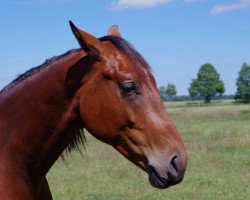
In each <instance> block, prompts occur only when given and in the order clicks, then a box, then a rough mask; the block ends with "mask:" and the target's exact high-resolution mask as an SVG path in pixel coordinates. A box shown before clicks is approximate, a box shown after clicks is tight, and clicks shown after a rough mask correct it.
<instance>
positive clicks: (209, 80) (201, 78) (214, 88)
mask: <svg viewBox="0 0 250 200" xmlns="http://www.w3.org/2000/svg"><path fill="white" fill-rule="evenodd" d="M188 90H189V95H190V96H191V97H200V98H203V99H204V101H205V103H209V102H210V101H211V98H212V97H213V96H214V95H216V94H220V95H222V94H223V93H224V92H225V86H224V83H223V82H222V80H220V75H219V74H218V72H217V71H216V69H215V68H214V66H213V65H212V64H209V63H206V64H204V65H202V66H201V67H200V69H199V71H198V74H197V79H193V80H192V82H191V84H190V87H189V88H188Z"/></svg>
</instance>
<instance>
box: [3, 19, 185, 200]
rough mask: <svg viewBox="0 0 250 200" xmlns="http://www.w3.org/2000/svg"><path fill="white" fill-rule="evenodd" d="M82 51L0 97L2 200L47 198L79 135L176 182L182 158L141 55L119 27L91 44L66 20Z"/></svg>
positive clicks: (162, 184) (157, 181)
mask: <svg viewBox="0 0 250 200" xmlns="http://www.w3.org/2000/svg"><path fill="white" fill-rule="evenodd" d="M70 25H71V28H72V31H73V33H74V35H75V37H76V38H77V40H78V42H79V44H80V46H81V49H78V50H72V51H69V52H67V53H66V54H64V55H62V56H59V57H56V58H53V59H51V60H48V61H47V62H46V63H45V64H43V65H42V66H39V67H37V68H34V69H31V70H29V71H28V72H27V73H25V74H24V75H21V76H20V77H18V78H17V79H16V80H15V81H13V82H12V83H11V84H10V85H9V86H7V87H6V88H5V89H4V90H3V91H2V92H1V93H0V109H1V112H0V138H1V140H0V199H5V200H9V199H12V200H13V199H18V200H26V199H29V200H32V199H36V200H41V199H52V197H51V194H50V190H49V187H48V184H47V181H46V178H45V175H46V173H47V172H48V170H49V169H50V167H51V166H52V165H53V163H54V162H55V161H56V160H57V159H58V157H59V156H60V155H61V154H62V152H63V150H64V149H65V148H66V147H67V146H68V147H69V148H71V147H74V146H76V144H77V142H78V141H81V142H83V138H82V136H81V135H80V132H79V130H80V129H82V128H86V129H88V131H89V132H90V133H91V134H92V135H93V136H95V137H96V138H97V139H99V140H101V141H103V142H105V143H108V144H110V145H112V146H113V147H114V148H115V149H116V150H118V151H119V152H120V153H121V154H122V155H124V156H125V157H126V158H127V159H129V160H130V161H131V162H133V163H134V164H136V165H137V166H139V167H140V168H142V169H143V170H145V171H146V172H147V173H148V175H149V181H150V183H151V184H152V185H153V186H154V187H158V188H167V187H169V186H171V185H174V184H177V183H179V182H181V180H182V179H183V176H184V172H185V168H186V164H187V155H186V151H185V147H184V145H183V142H182V140H181V137H180V135H179V133H178V131H177V130H176V128H175V126H174V125H173V123H172V121H171V120H170V118H169V117H168V115H167V113H166V110H165V107H164V105H163V103H162V100H161V98H160V95H159V92H158V90H157V86H156V83H155V80H154V77H153V75H152V73H151V70H150V68H149V66H148V64H147V63H146V62H145V60H144V59H143V57H142V56H141V55H140V54H139V53H138V52H137V51H136V50H135V49H134V48H133V47H132V46H131V45H130V44H129V43H128V42H127V41H125V40H124V39H122V38H121V36H120V33H119V31H118V29H117V27H116V26H115V27H112V28H111V29H110V30H109V34H108V36H105V37H103V38H100V39H97V38H95V37H94V36H92V35H89V34H88V33H86V32H83V31H81V30H80V29H78V28H77V27H75V26H74V25H73V24H72V23H70Z"/></svg>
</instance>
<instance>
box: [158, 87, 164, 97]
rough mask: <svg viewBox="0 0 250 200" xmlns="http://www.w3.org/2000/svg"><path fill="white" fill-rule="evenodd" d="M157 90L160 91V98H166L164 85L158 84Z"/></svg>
mask: <svg viewBox="0 0 250 200" xmlns="http://www.w3.org/2000/svg"><path fill="white" fill-rule="evenodd" d="M158 90H159V92H160V95H161V98H162V99H163V100H164V99H165V98H166V88H165V87H164V86H160V87H159V89H158Z"/></svg>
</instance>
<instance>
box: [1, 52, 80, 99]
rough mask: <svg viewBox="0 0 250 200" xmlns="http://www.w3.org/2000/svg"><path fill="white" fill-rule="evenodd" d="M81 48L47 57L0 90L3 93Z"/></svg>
mask: <svg viewBox="0 0 250 200" xmlns="http://www.w3.org/2000/svg"><path fill="white" fill-rule="evenodd" d="M80 50H81V49H71V50H69V51H67V52H66V53H64V54H62V55H60V56H54V57H52V58H50V59H47V60H46V61H45V62H44V63H43V64H41V65H39V66H37V67H33V68H31V69H29V70H28V71H26V72H25V73H23V74H21V75H19V76H18V77H17V78H16V79H14V80H13V81H12V82H11V83H9V84H8V85H7V86H5V87H4V88H3V89H2V90H1V91H0V94H1V93H3V92H4V91H6V90H8V89H10V88H11V87H13V86H15V85H17V84H19V83H21V82H22V81H23V80H25V79H27V78H29V77H31V76H33V75H34V74H36V73H38V72H40V71H41V70H42V69H44V68H46V67H47V66H48V65H49V64H51V63H53V62H55V61H57V60H58V59H60V58H63V57H65V56H67V55H70V54H72V53H74V52H78V51H80Z"/></svg>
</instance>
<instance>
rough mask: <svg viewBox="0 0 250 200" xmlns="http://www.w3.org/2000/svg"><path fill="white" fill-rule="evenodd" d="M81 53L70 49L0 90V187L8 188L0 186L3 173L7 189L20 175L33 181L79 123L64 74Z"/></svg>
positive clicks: (69, 138) (53, 159)
mask: <svg viewBox="0 0 250 200" xmlns="http://www.w3.org/2000/svg"><path fill="white" fill-rule="evenodd" d="M85 55H86V53H84V52H83V51H80V50H74V51H69V52H68V53H66V54H65V55H63V56H61V57H58V58H56V59H55V58H54V59H53V60H49V61H47V62H46V63H45V64H43V65H42V66H40V67H37V68H34V69H32V70H30V71H28V72H27V73H25V74H24V75H22V76H20V77H19V78H18V79H17V80H15V81H14V82H13V83H11V84H10V85H9V86H8V87H7V88H5V89H4V90H3V91H2V92H1V94H0V109H1V112H0V119H1V121H0V127H1V129H0V130H1V131H0V138H1V139H0V162H1V164H0V166H1V167H3V166H4V165H6V166H8V167H6V168H1V167H0V188H4V187H7V185H5V186H3V185H1V183H2V181H1V180H4V179H5V176H8V177H6V178H8V179H9V180H10V183H11V185H12V186H11V187H12V188H20V187H21V185H20V183H19V181H18V180H17V177H20V176H23V177H20V180H21V179H32V183H35V185H38V184H39V182H40V181H41V179H42V178H43V177H44V175H45V174H46V173H47V171H48V170H49V168H50V167H51V166H52V164H53V163H54V162H55V160H56V159H57V158H58V157H59V156H60V154H61V153H62V151H63V150H64V149H65V148H66V146H68V145H69V144H70V143H71V142H72V140H73V139H74V138H75V137H76V135H75V134H77V131H78V130H79V129H80V128H82V127H83V123H82V121H81V118H80V117H79V116H77V115H78V113H77V107H76V106H77V105H76V104H74V102H72V101H74V99H73V98H71V97H70V96H69V95H70V94H69V93H70V91H67V89H65V77H66V76H67V72H68V71H69V69H70V67H72V66H76V65H75V64H76V63H77V62H79V60H80V59H81V58H82V57H84V56H85ZM78 136H80V135H78ZM79 139H81V138H79ZM9 172H11V173H9ZM9 174H10V175H11V177H9ZM15 182H16V184H17V185H15ZM21 189H22V188H20V190H21ZM0 191H1V189H0Z"/></svg>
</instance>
